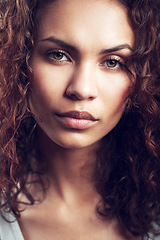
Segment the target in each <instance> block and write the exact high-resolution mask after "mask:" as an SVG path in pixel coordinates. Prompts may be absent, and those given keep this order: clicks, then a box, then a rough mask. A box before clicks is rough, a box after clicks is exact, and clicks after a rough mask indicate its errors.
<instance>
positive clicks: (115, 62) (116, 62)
mask: <svg viewBox="0 0 160 240" xmlns="http://www.w3.org/2000/svg"><path fill="white" fill-rule="evenodd" d="M56 54H57V56H58V55H59V59H55V56H56ZM46 55H47V58H49V60H50V61H53V62H55V63H57V64H62V63H64V62H71V57H70V56H68V55H69V54H67V53H66V52H65V53H64V52H63V51H62V50H53V51H48V52H47V53H46ZM51 55H52V56H51ZM64 57H65V59H64V60H63V58H64ZM109 63H110V65H115V66H109ZM117 65H118V66H117ZM100 66H102V67H104V68H107V69H108V70H111V71H118V70H122V68H125V69H126V70H127V69H128V68H127V66H126V65H125V64H124V63H123V62H122V61H121V60H120V59H119V58H118V57H115V56H114V57H110V58H109V59H106V60H105V61H103V62H102V63H101V64H100Z"/></svg>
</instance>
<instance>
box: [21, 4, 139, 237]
mask: <svg viewBox="0 0 160 240" xmlns="http://www.w3.org/2000/svg"><path fill="white" fill-rule="evenodd" d="M71 9H72V11H71ZM133 45H134V33H133V30H132V28H131V26H130V23H129V20H128V17H127V12H126V10H125V8H124V7H123V6H122V5H121V4H120V3H119V2H117V1H109V0H100V1H93V0H77V1H74V0H58V1H56V2H55V3H51V4H50V5H47V6H46V7H45V9H44V11H43V13H42V15H41V17H40V22H39V29H38V34H37V38H36V44H35V47H34V49H33V54H32V57H31V62H30V65H31V68H32V69H33V75H32V76H31V88H30V99H29V104H30V108H31V111H32V113H33V114H34V116H35V119H36V120H37V123H38V125H39V128H38V139H39V148H40V149H41V151H42V156H43V157H44V159H45V161H47V164H48V166H49V167H48V169H49V170H48V172H47V177H48V179H49V181H50V186H49V188H48V189H47V192H46V197H45V199H44V200H43V201H42V202H41V203H40V204H38V205H34V206H30V207H26V208H25V211H23V212H22V216H21V219H20V221H19V224H20V227H21V230H22V233H23V235H24V238H25V240H32V239H38V240H42V239H47V240H53V239H55V240H59V239H64V240H72V239H73V240H75V239H76V240H82V239H83V240H88V239H92V240H100V239H101V240H124V239H130V240H133V239H139V238H134V237H133V236H131V235H130V234H129V233H127V232H125V231H122V229H120V226H119V225H118V222H117V220H116V219H113V220H110V221H104V220H103V219H101V218H100V217H99V216H97V214H96V205H97V203H98V202H99V200H100V196H99V195H98V193H97V192H96V190H95V187H94V179H93V173H94V163H95V160H96V151H97V149H98V148H99V146H100V144H101V139H102V138H103V136H105V135H106V134H107V133H108V132H110V131H111V130H112V129H113V128H114V127H115V126H116V124H117V123H118V122H119V120H120V118H121V116H122V114H123V112H124V109H125V106H126V102H127V96H128V92H129V90H128V88H129V86H130V85H131V81H132V79H131V75H130V74H129V72H128V71H127V70H126V67H122V65H125V64H126V65H127V59H128V58H129V56H130V55H131V53H132V50H131V49H132V48H133ZM127 67H128V68H130V66H128V65H127ZM68 111H79V112H82V111H85V112H88V113H90V114H91V115H92V116H94V118H95V119H96V120H95V121H89V122H88V121H86V120H84V119H81V120H80V119H79V120H76V119H74V118H73V117H70V118H69V119H68V118H67V119H65V123H64V119H63V120H62V119H61V118H59V116H57V114H61V113H63V112H68ZM66 122H67V124H66ZM40 190H41V189H40V188H39V186H37V185H32V186H31V188H30V191H31V192H32V194H33V195H34V196H35V197H37V198H39V197H41V194H40ZM22 199H23V196H22ZM20 207H21V208H24V206H20ZM44 216H45V217H44ZM122 232H123V233H122Z"/></svg>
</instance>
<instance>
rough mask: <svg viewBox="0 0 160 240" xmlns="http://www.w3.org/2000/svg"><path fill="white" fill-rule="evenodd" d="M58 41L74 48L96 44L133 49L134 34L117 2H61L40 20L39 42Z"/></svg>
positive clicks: (91, 0) (104, 0) (56, 3)
mask: <svg viewBox="0 0 160 240" xmlns="http://www.w3.org/2000/svg"><path fill="white" fill-rule="evenodd" d="M52 35H56V37H58V38H60V39H63V40H66V38H67V41H69V42H72V43H73V44H74V45H76V44H78V43H79V46H80V45H83V46H84V45H87V42H88V43H91V42H92V41H95V40H96V41H98V42H99V43H101V42H102V43H103V42H106V43H107V42H108V43H110V44H112V43H113V44H114V41H115V42H116V41H119V43H118V44H123V43H124V42H126V41H127V42H128V43H129V44H130V45H132V46H133V42H134V33H133V30H132V27H131V25H130V21H129V18H128V14H127V10H126V8H125V7H124V6H123V5H122V4H121V3H120V2H119V1H116V0H115V1H114V0H76V1H75V0H57V1H52V2H51V3H49V4H47V5H46V6H45V7H44V9H43V12H42V14H41V15H40V18H39V28H38V39H43V38H47V37H49V36H52Z"/></svg>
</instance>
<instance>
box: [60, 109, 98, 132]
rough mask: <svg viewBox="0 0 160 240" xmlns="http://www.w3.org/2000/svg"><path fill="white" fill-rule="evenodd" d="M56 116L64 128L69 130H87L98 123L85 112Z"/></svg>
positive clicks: (71, 112)
mask: <svg viewBox="0 0 160 240" xmlns="http://www.w3.org/2000/svg"><path fill="white" fill-rule="evenodd" d="M56 116H57V117H58V119H59V121H60V122H61V124H62V125H63V126H64V127H66V128H70V129H87V128H89V127H91V126H92V125H93V124H95V122H97V121H98V119H96V118H95V117H93V116H92V115H91V114H90V113H88V112H86V111H69V112H64V113H57V114H56Z"/></svg>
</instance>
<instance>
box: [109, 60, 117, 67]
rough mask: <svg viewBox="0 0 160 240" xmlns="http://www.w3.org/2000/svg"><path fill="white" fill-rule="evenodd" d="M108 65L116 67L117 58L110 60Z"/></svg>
mask: <svg viewBox="0 0 160 240" xmlns="http://www.w3.org/2000/svg"><path fill="white" fill-rule="evenodd" d="M108 66H109V67H115V66H116V61H115V60H110V61H109V62H108Z"/></svg>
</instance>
